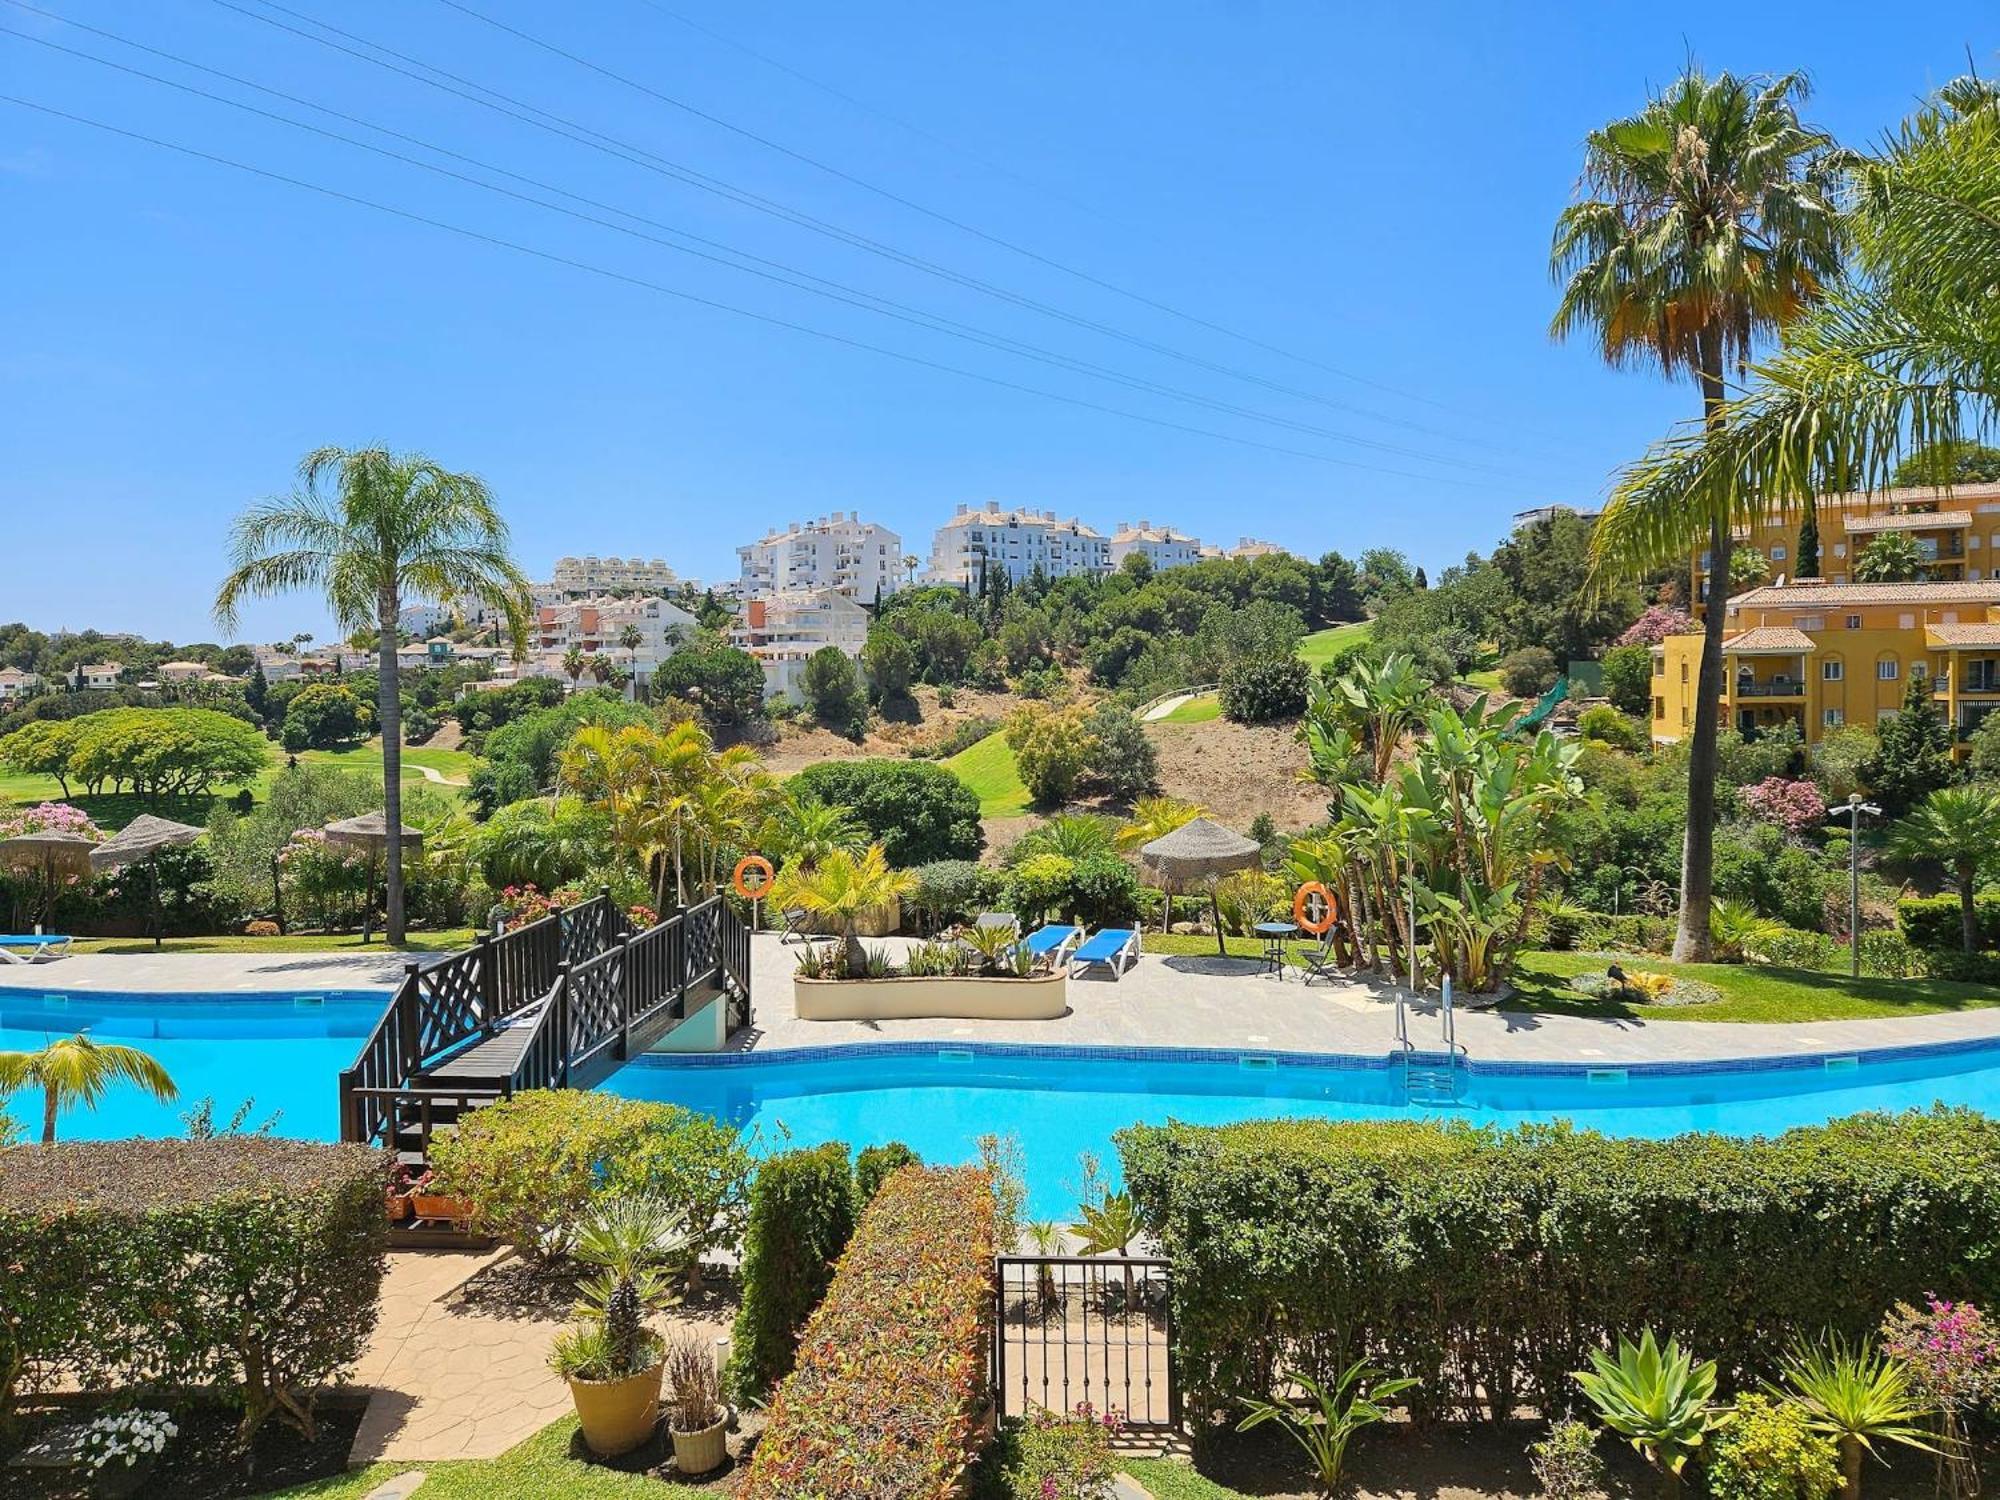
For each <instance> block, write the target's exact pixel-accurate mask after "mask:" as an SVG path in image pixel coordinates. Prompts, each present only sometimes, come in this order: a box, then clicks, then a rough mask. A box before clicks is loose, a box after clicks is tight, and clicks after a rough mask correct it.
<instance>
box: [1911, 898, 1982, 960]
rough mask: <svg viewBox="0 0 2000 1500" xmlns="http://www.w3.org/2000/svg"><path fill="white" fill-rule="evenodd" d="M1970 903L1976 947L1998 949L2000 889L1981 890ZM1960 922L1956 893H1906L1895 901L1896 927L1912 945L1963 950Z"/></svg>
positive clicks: (1963, 940)
mask: <svg viewBox="0 0 2000 1500" xmlns="http://www.w3.org/2000/svg"><path fill="white" fill-rule="evenodd" d="M1973 904H1974V910H1975V911H1976V912H1977V914H1978V917H1979V946H1980V947H1981V948H1983V949H1986V950H1988V951H1990V950H1992V949H1995V948H2000V892H1983V893H1981V894H1980V895H1978V896H1976V897H1974V898H1973ZM1959 923H1960V918H1959V912H1958V897H1956V896H1906V897H1904V898H1903V899H1902V900H1901V901H1898V902H1897V903H1896V926H1897V927H1898V928H1900V929H1901V931H1902V934H1903V936H1904V937H1906V938H1908V939H1909V940H1910V946H1911V947H1913V948H1946V949H1951V950H1953V951H1963V950H1964V947H1965V934H1964V932H1963V931H1962V929H1961V928H1960V925H1959Z"/></svg>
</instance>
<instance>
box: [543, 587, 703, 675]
mask: <svg viewBox="0 0 2000 1500" xmlns="http://www.w3.org/2000/svg"><path fill="white" fill-rule="evenodd" d="M627 626H630V627H632V628H633V629H636V630H637V631H638V632H639V644H638V645H637V646H636V647H627V646H626V645H624V644H623V637H624V634H625V630H626V627H627ZM695 629H696V622H695V618H694V616H693V615H691V614H689V613H688V612H687V611H686V610H684V609H682V608H681V607H680V606H679V605H677V604H669V603H668V602H667V601H666V600H665V599H662V598H660V597H658V596H657V595H648V596H647V597H645V598H642V599H584V600H579V601H578V602H576V603H572V604H545V605H542V606H541V607H540V608H539V609H537V610H536V611H535V618H534V621H533V622H532V623H531V625H530V627H529V632H528V662H527V663H525V664H524V665H523V666H522V668H521V672H520V675H522V676H530V677H533V676H540V677H564V676H567V675H568V674H567V673H566V672H565V671H564V670H563V665H562V661H563V658H564V657H565V656H567V655H568V654H569V652H570V651H571V650H572V649H575V650H578V651H581V652H582V653H583V654H584V655H585V656H595V655H598V654H599V653H603V654H605V655H608V656H609V657H610V658H611V660H612V661H614V662H616V663H617V664H618V665H619V666H620V667H622V668H624V669H625V670H626V671H629V672H636V673H637V674H638V675H639V676H642V677H646V676H651V675H652V673H653V671H654V670H655V669H656V668H657V667H658V666H659V665H660V663H661V662H663V661H665V660H666V659H667V658H668V657H669V656H672V655H673V654H674V652H676V651H678V650H679V649H680V647H681V643H682V642H683V641H684V640H686V639H687V638H688V637H689V636H691V635H693V634H694V631H695Z"/></svg>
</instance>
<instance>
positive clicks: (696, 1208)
mask: <svg viewBox="0 0 2000 1500" xmlns="http://www.w3.org/2000/svg"><path fill="white" fill-rule="evenodd" d="M431 1168H432V1171H433V1173H434V1174H435V1187H436V1189H437V1191H439V1192H441V1193H447V1194H450V1195H451V1196H453V1197H459V1198H466V1199H469V1200H471V1202H472V1203H473V1205H474V1206H475V1208H476V1209H477V1211H478V1216H479V1222H480V1224H481V1225H482V1226H483V1227H484V1228H485V1229H486V1230H487V1231H488V1232H490V1233H491V1234H493V1235H494V1236H495V1237H496V1238H499V1239H502V1240H505V1241H506V1242H507V1243H508V1244H510V1245H513V1246H515V1247H516V1248H517V1249H518V1250H520V1251H522V1252H523V1253H524V1254H527V1255H531V1256H549V1255H555V1254H560V1253H562V1252H564V1251H566V1250H567V1249H568V1248H569V1246H570V1244H571V1242H572V1241H573V1240H574V1239H575V1237H576V1231H577V1227H578V1226H579V1225H580V1224H581V1223H582V1222H583V1221H584V1219H585V1218H586V1217H588V1215H589V1213H590V1209H591V1205H592V1204H593V1203H594V1202H596V1201H598V1200H599V1199H600V1198H621V1197H638V1196H646V1197H657V1198H659V1199H661V1200H663V1201H664V1202H666V1203H667V1205H668V1206H669V1207H671V1208H672V1209H673V1210H674V1211H675V1212H677V1213H679V1214H681V1215H683V1216H684V1218H685V1220H686V1222H687V1225H688V1228H689V1232H690V1233H691V1234H692V1235H693V1236H694V1243H693V1245H692V1247H691V1248H692V1251H693V1254H694V1257H695V1259H694V1260H692V1261H690V1263H689V1267H688V1269H689V1270H690V1272H691V1273H692V1272H694V1268H695V1267H696V1266H697V1265H698V1264H699V1256H700V1254H701V1252H703V1251H704V1250H709V1249H713V1248H715V1247H716V1246H718V1245H722V1244H729V1243H733V1242H734V1241H735V1238H736V1235H737V1233H738V1231H739V1230H740V1229H741V1227H742V1219H743V1213H744V1206H745V1200H746V1195H747V1189H748V1184H749V1180H750V1169H751V1161H750V1151H749V1146H748V1143H747V1142H745V1141H744V1139H743V1137H742V1135H741V1133H740V1132H738V1131H737V1130H736V1129H735V1128H734V1127H733V1126H729V1125H723V1124H721V1123H719V1122H717V1121H716V1120H715V1119H714V1118H713V1117H711V1116H709V1115H705V1114H702V1113H701V1112H700V1111H698V1110H691V1109H683V1108H682V1107H681V1106H679V1105H677V1104H658V1103H652V1102H649V1101H645V1100H640V1099H620V1098H617V1097H616V1096H614V1095H609V1094H599V1093H589V1092H585V1091H583V1090H580V1089H532V1090H529V1091H528V1092H526V1093H520V1094H516V1095H514V1096H513V1097H512V1098H511V1099H503V1100H501V1101H500V1102H499V1103H497V1104H490V1105H487V1106H486V1107H485V1108H484V1109H478V1110H474V1111H473V1112H472V1113H471V1114H470V1115H467V1116H466V1117H465V1119H464V1120H462V1121H461V1122H460V1123H459V1125H458V1128H457V1129H456V1130H453V1131H449V1132H446V1133H442V1134H440V1135H438V1136H436V1137H435V1138H434V1139H433V1140H432V1142H431ZM696 1274H698V1273H696Z"/></svg>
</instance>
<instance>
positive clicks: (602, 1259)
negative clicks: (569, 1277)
mask: <svg viewBox="0 0 2000 1500" xmlns="http://www.w3.org/2000/svg"><path fill="white" fill-rule="evenodd" d="M688 1244H689V1237H688V1235H687V1233H686V1231H685V1230H684V1229H683V1227H682V1225H681V1221H680V1218H679V1216H678V1215H676V1214H674V1213H673V1212H671V1211H670V1210H669V1209H668V1208H667V1207H666V1206H665V1205H664V1204H662V1203H660V1202H658V1201H657V1200H656V1199H651V1198H622V1199H617V1200H614V1201H612V1202H610V1203H608V1204H605V1205H604V1206H603V1207H602V1208H600V1209H598V1210H597V1212H596V1213H595V1214H594V1215H593V1216H592V1217H591V1219H590V1220H589V1221H588V1222H587V1223H585V1225H584V1226H583V1229H582V1231H581V1233H579V1235H578V1236H577V1242H576V1251H575V1254H576V1258H577V1259H578V1260H581V1261H584V1262H585V1263H587V1264H589V1265H593V1266H598V1267H601V1268H602V1269H601V1272H600V1274H599V1275H598V1276H597V1277H595V1278H594V1279H593V1280H591V1281H589V1282H588V1283H586V1284H585V1285H584V1287H583V1300H582V1301H581V1302H580V1303H579V1304H578V1306H577V1312H578V1314H579V1317H580V1321H579V1322H577V1323H576V1324H575V1325H574V1326H573V1327H570V1328H567V1329H565V1330H564V1331H563V1332H562V1333H560V1334H558V1335H557V1336H556V1342H555V1347H554V1348H553V1349H552V1350H551V1351H550V1354H549V1366H550V1368H551V1369H553V1370H554V1371H555V1372H556V1374H558V1375H560V1376H562V1378H563V1379H564V1380H566V1381H568V1382H569V1394H570V1399H571V1400H572V1401H574V1402H575V1403H576V1420H577V1424H578V1425H579V1426H580V1427H582V1429H583V1440H584V1442H585V1443H587V1444H589V1446H590V1451H591V1452H593V1453H595V1454H597V1455H598V1456H599V1457H600V1458H616V1457H617V1456H618V1455H619V1454H621V1453H630V1452H631V1451H632V1450H633V1449H634V1448H637V1447H638V1446H639V1445H640V1444H641V1443H644V1442H645V1441H646V1440H647V1439H648V1438H650V1437H651V1436H652V1435H653V1429H654V1428H655V1427H656V1426H658V1425H659V1420H660V1380H661V1377H662V1375H663V1373H664V1372H665V1369H666V1362H665V1357H664V1356H665V1345H664V1342H663V1341H662V1340H661V1338H660V1336H659V1335H658V1334H657V1333H655V1332H654V1331H653V1330H652V1329H650V1328H648V1327H647V1326H646V1315H647V1313H648V1312H651V1311H654V1310H656V1309H658V1308H661V1307H665V1306H667V1305H668V1304H669V1303H670V1302H672V1301H673V1295H672V1292H671V1291H670V1290H669V1280H668V1277H667V1274H666V1272H665V1271H664V1270H663V1269H662V1268H663V1267H664V1266H665V1265H666V1264H668V1263H671V1262H674V1261H677V1260H680V1259H682V1258H684V1257H685V1255H686V1253H687V1249H688Z"/></svg>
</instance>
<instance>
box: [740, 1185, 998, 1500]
mask: <svg viewBox="0 0 2000 1500" xmlns="http://www.w3.org/2000/svg"><path fill="white" fill-rule="evenodd" d="M992 1276H993V1192H992V1183H991V1180H990V1179H989V1178H988V1176H987V1175H986V1174H985V1173H984V1172H981V1171H978V1170H976V1169H973V1168H969V1167H960V1168H951V1169H940V1168H925V1167H905V1168H903V1169H902V1170H901V1171H899V1172H897V1173H896V1174H895V1175H894V1176H892V1177H890V1178H889V1180H888V1181H887V1182H886V1183H885V1184H883V1187H882V1190H881V1191H880V1192H879V1193H877V1194H876V1196H875V1199H874V1201H873V1202H872V1203H870V1204H869V1206H868V1209H867V1211H866V1212H865V1213H864V1214H863V1215H862V1218H861V1223H860V1226H859V1228H857V1229H856V1231H855V1235H854V1239H853V1240H852V1242H851V1243H850V1244H849V1245H848V1248H847V1252H846V1254H844V1255H843V1256H842V1257H841V1259H840V1265H839V1268H838V1270H837V1271H836V1273H835V1275H834V1279H833V1285H832V1286H831V1287H830V1288H829V1289H828V1291H827V1295H826V1300H825V1301H824V1302H822V1303H821V1304H820V1307H819V1310H818V1311H817V1312H815V1313H814V1314H813V1316H812V1318H811V1320H810V1321H809V1322H808V1323H807V1324H806V1328H805V1334H804V1336H803V1338H802V1339H801V1341H800V1344H799V1357H798V1365H797V1368H796V1369H795V1370H794V1371H793V1372H792V1374H791V1375H790V1376H788V1377H787V1378H786V1379H785V1381H784V1383H783V1384H782V1385H780V1386H779V1387H778V1394H777V1396H776V1397H775V1398H774V1399H773V1401H772V1404H771V1413H770V1423H769V1425H768V1426H767V1427H766V1428H765V1429H764V1436H763V1438H762V1440H761V1441H760V1442H759V1443H758V1444H757V1456H756V1458H755V1459H754V1460H753V1461H752V1463H751V1467H750V1475H749V1479H748V1481H747V1482H746V1484H745V1486H744V1491H743V1493H744V1495H745V1497H746V1500H780V1497H791V1496H796V1495H816V1496H821V1497H824V1500H834V1497H839V1496H868V1497H870V1500H919V1497H922V1500H930V1497H932V1496H936V1495H942V1494H946V1493H949V1492H950V1489H951V1487H952V1485H954V1484H955V1483H956V1482H957V1480H958V1478H959V1476H960V1475H961V1474H962V1473H963V1471H964V1470H965V1467H966V1465H967V1464H968V1463H969V1462H970V1460H971V1458H972V1456H973V1454H974V1452H975V1451H976V1449H977V1448H978V1446H979V1444H980V1442H981V1441H982V1440H983V1438H984V1435H985V1433H984V1427H983V1424H982V1423H981V1421H980V1412H979V1407H980V1402H981V1400H982V1398H983V1396H984V1394H985V1386H986V1378H987V1368H986V1364H987V1341H988V1337H989V1332H988V1320H989V1318H990V1316H991V1312H992V1303H993V1290H992Z"/></svg>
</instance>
